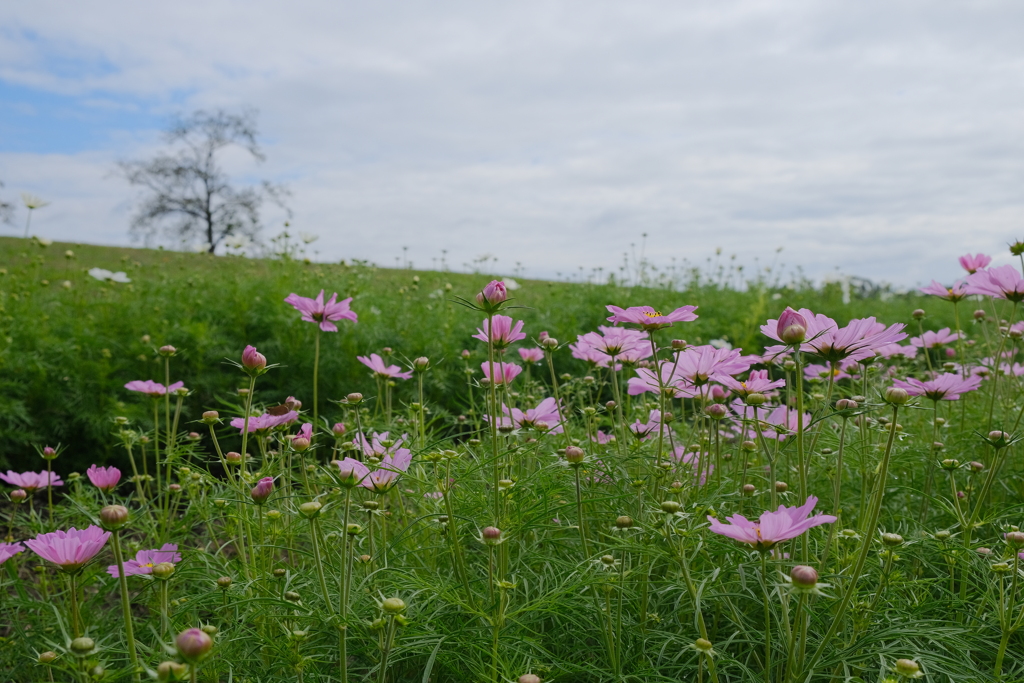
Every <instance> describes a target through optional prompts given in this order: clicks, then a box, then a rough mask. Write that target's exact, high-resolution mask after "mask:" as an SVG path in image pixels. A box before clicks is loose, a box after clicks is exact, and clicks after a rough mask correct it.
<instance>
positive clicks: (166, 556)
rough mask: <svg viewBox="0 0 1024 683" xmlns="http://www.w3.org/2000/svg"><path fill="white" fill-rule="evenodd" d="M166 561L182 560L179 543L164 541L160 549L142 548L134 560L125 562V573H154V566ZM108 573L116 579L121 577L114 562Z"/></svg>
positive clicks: (108, 568)
mask: <svg viewBox="0 0 1024 683" xmlns="http://www.w3.org/2000/svg"><path fill="white" fill-rule="evenodd" d="M164 562H170V563H171V564H177V563H178V562H181V555H180V554H179V553H178V544H177V543H164V544H163V546H161V547H160V550H140V551H139V552H137V553H135V559H134V560H128V561H127V562H125V563H124V575H125V576H135V575H137V574H152V573H153V567H155V566H156V565H158V564H162V563H164ZM107 573H108V574H110V575H111V576H113V577H114V578H115V579H119V578H121V574H120V572H118V571H117V565H116V564H112V565H110V566H109V567H107Z"/></svg>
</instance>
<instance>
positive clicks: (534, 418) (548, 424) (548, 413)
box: [484, 397, 562, 434]
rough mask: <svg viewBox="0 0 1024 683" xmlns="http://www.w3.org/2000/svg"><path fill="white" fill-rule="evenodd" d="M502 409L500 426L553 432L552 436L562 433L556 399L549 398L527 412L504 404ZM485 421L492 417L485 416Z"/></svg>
mask: <svg viewBox="0 0 1024 683" xmlns="http://www.w3.org/2000/svg"><path fill="white" fill-rule="evenodd" d="M501 409H502V414H503V417H502V419H501V420H500V422H499V426H502V425H509V426H514V427H515V428H517V429H528V428H533V429H536V430H537V431H541V432H551V433H552V434H561V433H562V425H561V417H560V415H559V410H558V403H556V402H555V399H554V398H551V397H548V398H546V399H544V400H543V401H541V402H540V403H539V404H538V405H537V407H536V408H530V409H529V410H527V411H526V412H523V411H522V410H520V409H519V408H509V407H508V406H506V405H504V404H503V405H502V406H501ZM484 419H485V420H488V421H489V420H490V416H488V415H485V416H484Z"/></svg>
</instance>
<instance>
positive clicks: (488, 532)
mask: <svg viewBox="0 0 1024 683" xmlns="http://www.w3.org/2000/svg"><path fill="white" fill-rule="evenodd" d="M480 536H481V537H482V538H483V540H484V543H486V544H488V545H495V544H497V543H499V542H500V541H501V529H498V528H497V527H493V526H489V527H485V528H484V530H483V531H481V532H480Z"/></svg>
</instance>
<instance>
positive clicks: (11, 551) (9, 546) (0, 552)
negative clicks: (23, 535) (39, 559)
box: [0, 543, 25, 564]
mask: <svg viewBox="0 0 1024 683" xmlns="http://www.w3.org/2000/svg"><path fill="white" fill-rule="evenodd" d="M24 550H25V547H24V546H22V545H21V543H0V564H3V563H4V562H6V561H7V560H9V559H11V558H12V557H14V556H15V555H17V554H18V553H20V552H22V551H24Z"/></svg>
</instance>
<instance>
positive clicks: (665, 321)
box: [605, 304, 697, 330]
mask: <svg viewBox="0 0 1024 683" xmlns="http://www.w3.org/2000/svg"><path fill="white" fill-rule="evenodd" d="M605 308H607V309H608V311H609V312H610V313H611V316H609V317H608V322H613V323H629V324H631V325H639V326H640V328H641V329H643V330H658V329H661V328H662V327H671V326H672V324H673V323H685V322H690V321H692V320H696V319H697V315H696V314H695V313H694V311H696V310H697V307H696V306H681V307H679V308H677V309H676V310H674V311H672V312H671V313H669V314H668V315H662V313H661V312H660V311H656V310H654V309H653V308H651V307H650V306H630V307H629V308H626V309H622V308H619V307H618V306H613V305H611V304H609V305H608V306H606V307H605Z"/></svg>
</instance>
